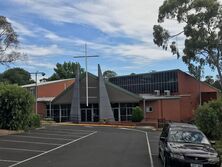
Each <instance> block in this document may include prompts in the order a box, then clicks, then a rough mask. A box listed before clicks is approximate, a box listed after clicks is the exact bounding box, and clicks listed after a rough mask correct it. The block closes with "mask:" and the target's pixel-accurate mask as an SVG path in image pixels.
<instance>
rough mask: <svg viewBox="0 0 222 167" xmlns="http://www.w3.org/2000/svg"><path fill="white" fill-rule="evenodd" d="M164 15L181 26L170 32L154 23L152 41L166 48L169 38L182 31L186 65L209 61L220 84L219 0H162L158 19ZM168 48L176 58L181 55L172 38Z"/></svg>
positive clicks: (221, 29)
mask: <svg viewBox="0 0 222 167" xmlns="http://www.w3.org/2000/svg"><path fill="white" fill-rule="evenodd" d="M165 19H170V20H176V21H177V22H178V23H180V24H182V25H184V27H183V30H181V32H179V33H177V34H174V35H171V34H170V33H169V31H168V30H167V29H164V28H163V27H162V26H161V25H154V27H153V30H154V32H153V36H154V43H155V44H156V45H157V46H159V47H163V49H167V48H168V43H169V41H170V40H172V39H173V38H174V37H176V36H178V35H180V34H184V36H185V48H184V49H183V56H182V60H183V62H184V63H186V64H187V65H188V67H189V69H194V68H195V67H198V66H199V67H198V68H200V69H201V70H204V69H203V67H204V66H205V65H208V66H209V67H210V68H211V69H212V70H216V71H217V73H218V75H219V81H220V85H222V6H221V4H220V3H219V2H218V0H178V1H176V0H165V1H164V3H163V4H162V6H160V8H159V16H158V22H159V23H163V22H164V21H165ZM170 49H171V52H172V53H173V54H176V55H177V58H180V57H181V53H180V52H179V49H178V46H177V44H176V42H175V41H172V43H171V45H170Z"/></svg>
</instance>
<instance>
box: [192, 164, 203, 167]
mask: <svg viewBox="0 0 222 167" xmlns="http://www.w3.org/2000/svg"><path fill="white" fill-rule="evenodd" d="M190 167H203V165H202V164H190Z"/></svg>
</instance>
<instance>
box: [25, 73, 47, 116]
mask: <svg viewBox="0 0 222 167" xmlns="http://www.w3.org/2000/svg"><path fill="white" fill-rule="evenodd" d="M29 74H34V75H35V113H36V114H38V111H37V110H38V102H37V98H38V83H37V79H38V78H37V76H38V74H41V75H42V76H44V75H45V73H44V72H39V71H36V72H30V73H29Z"/></svg>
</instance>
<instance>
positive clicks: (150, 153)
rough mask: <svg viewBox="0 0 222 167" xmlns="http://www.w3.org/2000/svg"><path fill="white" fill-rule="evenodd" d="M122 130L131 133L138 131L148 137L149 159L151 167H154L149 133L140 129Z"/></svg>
mask: <svg viewBox="0 0 222 167" xmlns="http://www.w3.org/2000/svg"><path fill="white" fill-rule="evenodd" d="M120 129H124V130H131V131H136V132H141V133H144V134H145V135H146V142H147V149H148V152H149V157H150V167H154V164H153V157H152V152H151V148H150V142H149V137H148V133H147V132H146V131H143V130H138V129H128V128H120Z"/></svg>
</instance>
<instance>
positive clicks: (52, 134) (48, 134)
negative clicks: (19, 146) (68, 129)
mask: <svg viewBox="0 0 222 167" xmlns="http://www.w3.org/2000/svg"><path fill="white" fill-rule="evenodd" d="M26 134H31V135H32V134H37V135H47V136H63V137H64V136H65V137H81V136H80V135H78V134H76V135H74V134H73V135H66V134H56V133H41V132H37V133H36V132H31V133H26Z"/></svg>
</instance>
